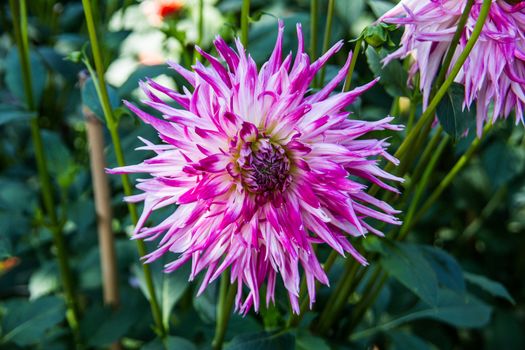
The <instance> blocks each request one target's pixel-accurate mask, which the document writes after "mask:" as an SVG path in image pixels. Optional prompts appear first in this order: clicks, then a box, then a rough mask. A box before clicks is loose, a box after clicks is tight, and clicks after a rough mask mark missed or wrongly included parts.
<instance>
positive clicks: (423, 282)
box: [381, 243, 438, 305]
mask: <svg viewBox="0 0 525 350" xmlns="http://www.w3.org/2000/svg"><path fill="white" fill-rule="evenodd" d="M383 249H384V252H383V253H382V257H381V266H382V267H383V268H384V269H385V270H386V271H387V272H388V273H389V274H391V275H392V276H393V277H394V278H396V279H397V280H398V281H399V282H401V284H403V285H404V286H405V287H407V288H408V289H410V290H411V291H412V292H414V294H416V295H417V296H419V297H420V298H421V300H423V301H424V302H426V303H427V304H429V305H436V304H437V302H438V298H437V292H438V280H437V277H436V274H435V272H434V269H433V268H432V266H431V265H430V264H429V262H428V261H427V260H426V259H425V257H424V256H423V254H422V252H421V250H420V249H419V247H418V246H416V245H413V244H409V243H395V244H391V245H390V244H388V245H387V244H384V245H383Z"/></svg>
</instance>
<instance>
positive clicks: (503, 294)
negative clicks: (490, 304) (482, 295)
mask: <svg viewBox="0 0 525 350" xmlns="http://www.w3.org/2000/svg"><path fill="white" fill-rule="evenodd" d="M464 276H465V279H466V280H467V282H469V283H471V284H473V285H475V286H478V287H479V288H481V289H483V290H484V291H486V292H487V293H489V294H490V295H492V296H495V297H500V298H503V299H506V300H508V301H509V302H510V303H512V304H513V305H514V304H516V301H515V300H514V298H513V297H512V296H511V295H510V294H509V292H508V291H507V288H505V286H503V285H502V284H501V283H499V282H496V281H493V280H490V279H488V278H487V277H485V276H481V275H475V274H473V273H468V272H465V273H464Z"/></svg>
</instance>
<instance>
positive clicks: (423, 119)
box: [395, 0, 492, 157]
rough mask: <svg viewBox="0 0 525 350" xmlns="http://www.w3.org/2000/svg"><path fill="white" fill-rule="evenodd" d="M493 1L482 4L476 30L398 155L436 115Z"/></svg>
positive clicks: (479, 32) (397, 155) (488, 0)
mask: <svg viewBox="0 0 525 350" xmlns="http://www.w3.org/2000/svg"><path fill="white" fill-rule="evenodd" d="M491 3H492V1H491V0H483V4H482V5H481V9H480V12H479V16H478V20H477V22H476V25H475V27H474V30H473V31H472V35H471V36H470V38H469V39H468V41H467V44H466V45H465V48H464V49H463V51H462V52H461V54H460V55H459V57H458V59H457V61H456V63H455V64H454V66H453V67H452V69H451V70H450V74H449V75H448V77H447V78H446V79H445V81H444V82H443V85H441V86H440V88H439V90H438V91H437V92H436V95H435V96H434V98H433V99H432V101H431V102H430V104H429V105H428V107H427V109H426V110H425V111H424V112H423V114H422V115H421V118H420V119H419V121H418V122H417V123H416V125H415V126H414V128H413V129H412V130H411V131H410V133H409V134H408V136H407V138H406V139H405V140H404V141H403V143H401V145H400V146H399V149H398V150H397V152H396V153H395V156H396V157H400V156H401V155H403V154H404V153H405V152H406V151H407V149H408V148H409V146H410V145H411V143H412V142H413V141H414V138H415V137H416V136H417V134H418V133H419V131H420V130H421V129H422V128H423V126H424V125H425V124H426V123H427V122H428V120H430V119H431V118H433V117H434V112H435V110H436V108H437V106H438V105H439V103H440V102H441V100H442V99H443V97H444V96H445V94H446V93H447V90H448V88H449V87H450V85H452V83H453V82H454V79H455V78H456V76H457V75H458V73H459V71H460V70H461V67H463V64H464V63H465V61H466V60H467V57H468V56H469V54H470V52H471V51H472V48H473V47H474V45H475V44H476V41H477V40H478V38H479V36H480V34H481V30H482V29H483V26H484V25H485V20H486V19H487V15H488V13H489V10H490V5H491Z"/></svg>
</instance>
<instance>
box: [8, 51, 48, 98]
mask: <svg viewBox="0 0 525 350" xmlns="http://www.w3.org/2000/svg"><path fill="white" fill-rule="evenodd" d="M29 61H30V66H31V86H32V92H33V102H34V104H35V106H39V105H40V100H41V99H42V94H43V92H44V88H45V86H46V80H47V71H46V68H45V66H44V64H43V63H42V59H41V58H40V56H39V55H38V54H36V53H35V52H33V51H31V52H30V53H29ZM5 66H6V73H5V82H6V84H7V87H8V89H9V91H11V93H12V94H13V95H15V96H16V97H17V98H18V99H19V100H20V102H22V103H24V104H25V103H26V94H25V89H24V83H23V79H22V65H21V64H20V60H19V57H18V50H17V48H16V46H13V47H12V49H11V50H10V51H9V53H8V54H7V57H6V59H5Z"/></svg>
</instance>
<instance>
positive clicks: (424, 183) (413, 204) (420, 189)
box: [397, 135, 450, 240]
mask: <svg viewBox="0 0 525 350" xmlns="http://www.w3.org/2000/svg"><path fill="white" fill-rule="evenodd" d="M449 140H450V137H449V136H448V135H446V136H445V137H444V138H443V139H442V140H441V142H440V144H439V146H438V148H437V150H436V152H435V153H434V154H433V155H432V158H431V159H430V162H429V163H428V165H427V166H426V169H425V172H424V173H423V177H422V178H421V182H420V183H419V184H418V186H417V189H416V193H415V194H414V197H413V198H412V200H411V201H410V206H409V208H408V212H407V214H406V216H405V220H404V222H403V226H402V227H401V230H400V232H399V236H398V238H397V239H398V240H403V239H404V238H405V236H406V235H407V233H408V227H410V225H411V222H412V219H413V217H414V213H415V212H416V209H417V205H418V204H419V200H420V199H421V196H422V195H423V193H424V191H425V190H426V189H427V187H428V183H429V181H430V178H431V177H432V174H433V173H434V169H435V168H436V165H437V162H438V160H439V158H440V157H441V154H442V153H443V150H444V149H445V146H446V145H447V144H448V142H449Z"/></svg>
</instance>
